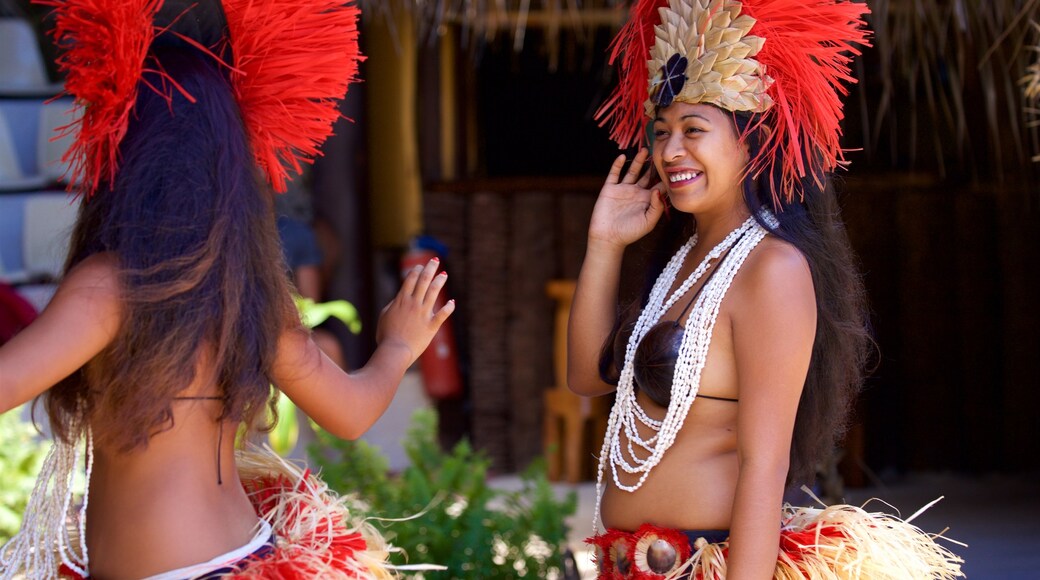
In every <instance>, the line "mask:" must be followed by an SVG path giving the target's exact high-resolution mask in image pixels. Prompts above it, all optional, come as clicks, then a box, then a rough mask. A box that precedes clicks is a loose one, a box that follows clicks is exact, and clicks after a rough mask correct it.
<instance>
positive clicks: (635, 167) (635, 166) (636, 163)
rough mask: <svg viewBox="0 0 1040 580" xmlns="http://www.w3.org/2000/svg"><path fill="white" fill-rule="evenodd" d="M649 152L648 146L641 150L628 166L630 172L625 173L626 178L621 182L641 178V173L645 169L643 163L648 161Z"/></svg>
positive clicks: (631, 181) (629, 181) (634, 180)
mask: <svg viewBox="0 0 1040 580" xmlns="http://www.w3.org/2000/svg"><path fill="white" fill-rule="evenodd" d="M647 156H648V152H647V150H646V148H645V147H644V148H642V149H640V150H639V153H636V156H635V157H634V158H633V159H632V164H631V165H629V166H628V173H626V174H625V178H624V179H623V180H621V183H635V182H636V181H638V180H639V174H640V173H641V172H642V171H643V164H644V163H646V158H647Z"/></svg>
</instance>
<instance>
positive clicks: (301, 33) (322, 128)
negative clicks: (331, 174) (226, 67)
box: [224, 0, 364, 192]
mask: <svg viewBox="0 0 1040 580" xmlns="http://www.w3.org/2000/svg"><path fill="white" fill-rule="evenodd" d="M224 11H225V13H226V14H227V19H228V28H229V29H230V30H229V36H230V37H231V46H232V50H233V51H234V54H235V70H234V71H232V73H231V77H232V82H233V83H234V87H235V92H236V94H237V97H238V105H239V108H240V109H241V110H242V116H243V118H244V120H245V125H246V129H247V131H248V132H249V141H250V143H251V144H252V146H253V153H254V155H255V156H256V163H257V165H258V166H259V167H260V168H261V169H263V170H264V172H266V173H267V177H268V180H269V181H270V183H271V185H272V187H274V189H275V191H278V192H283V191H285V182H286V180H287V179H288V178H289V174H288V169H289V168H291V169H292V170H293V171H294V172H296V173H299V172H300V170H301V165H300V162H301V161H303V162H306V163H311V162H312V161H313V158H314V157H315V156H317V155H320V154H321V153H320V151H319V150H318V147H319V146H320V145H321V144H322V143H323V142H324V141H325V139H326V138H328V136H329V135H330V134H331V133H332V124H333V123H334V122H336V120H338V119H339V118H340V117H341V114H340V112H339V109H338V108H337V101H338V100H339V99H342V98H343V97H344V96H345V95H346V93H347V85H348V84H349V83H351V82H353V81H354V80H356V78H357V73H358V64H359V63H360V61H362V60H363V59H364V57H362V56H361V54H360V52H359V51H358V42H357V41H358V29H357V18H358V14H359V13H360V11H359V10H358V8H357V7H355V6H344V5H343V2H342V1H337V0H311V1H308V2H300V1H299V0H267V1H264V2H258V1H256V0H224Z"/></svg>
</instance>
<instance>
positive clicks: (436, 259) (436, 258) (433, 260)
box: [430, 256, 441, 262]
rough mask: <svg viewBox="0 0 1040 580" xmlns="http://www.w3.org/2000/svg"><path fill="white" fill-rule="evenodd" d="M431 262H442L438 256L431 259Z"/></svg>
mask: <svg viewBox="0 0 1040 580" xmlns="http://www.w3.org/2000/svg"><path fill="white" fill-rule="evenodd" d="M430 261H431V262H440V261H441V259H440V258H438V257H437V256H434V257H432V258H430Z"/></svg>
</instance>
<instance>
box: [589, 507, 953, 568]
mask: <svg viewBox="0 0 1040 580" xmlns="http://www.w3.org/2000/svg"><path fill="white" fill-rule="evenodd" d="M918 513H920V512H918ZM912 519H913V518H912V517H911V518H910V520H912ZM940 537H941V535H931V534H927V533H925V532H923V531H921V530H920V529H919V528H917V527H916V526H913V525H911V524H910V523H909V521H903V520H900V519H899V518H896V517H894V516H890V515H887V514H883V513H870V512H867V511H866V510H865V509H863V508H859V507H855V506H851V505H834V506H829V507H824V508H821V509H817V508H808V507H793V506H786V507H785V508H784V518H783V526H782V528H781V532H780V553H779V556H778V558H777V562H776V570H775V571H774V573H773V579H774V580H800V579H811V580H851V579H857V578H869V579H871V580H907V579H921V580H924V579H935V580H948V579H953V578H957V577H960V576H963V575H964V574H963V573H962V572H961V567H960V564H961V563H962V562H963V560H961V559H960V558H959V557H958V556H956V555H955V554H954V553H953V552H951V551H950V550H949V549H947V548H945V547H944V546H941V545H939V544H938V543H937V542H936V539H938V538H940ZM586 541H587V542H588V543H590V544H593V545H594V546H595V547H596V550H595V552H596V558H597V561H598V563H599V565H600V573H599V578H600V579H601V580H621V579H628V578H631V579H634V580H659V579H660V580H665V579H667V580H671V579H673V578H676V579H677V578H691V579H694V580H723V579H724V578H725V577H726V558H727V556H728V552H729V544H728V542H719V543H708V542H706V541H704V539H703V538H702V539H701V540H699V541H697V542H695V544H694V545H693V546H690V545H689V542H688V540H687V539H686V537H685V536H684V535H683V534H682V532H679V531H677V530H667V529H662V528H657V527H655V526H650V525H646V526H643V527H641V528H640V529H639V530H637V531H636V532H635V533H634V534H629V533H626V532H620V531H617V530H608V531H607V532H606V533H604V534H602V535H599V536H595V537H593V538H589V539H588V540H586ZM661 541H664V542H667V543H668V544H670V545H672V550H674V552H669V554H672V553H674V554H676V555H677V557H675V558H674V562H673V563H672V564H671V566H670V567H667V569H664V570H662V567H661V566H660V562H661V560H660V559H656V560H655V558H653V557H652V556H653V555H651V557H649V558H648V551H649V550H650V549H651V547H652V546H655V542H656V543H657V544H656V546H657V547H658V548H659V547H660V546H661V545H662V544H661V543H660V542H661ZM650 562H657V563H658V566H657V567H656V568H657V570H659V571H655V570H654V569H653V568H651V566H650V564H649V563H650ZM666 563H667V560H666Z"/></svg>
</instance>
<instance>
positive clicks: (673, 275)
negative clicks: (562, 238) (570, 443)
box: [568, 0, 959, 580]
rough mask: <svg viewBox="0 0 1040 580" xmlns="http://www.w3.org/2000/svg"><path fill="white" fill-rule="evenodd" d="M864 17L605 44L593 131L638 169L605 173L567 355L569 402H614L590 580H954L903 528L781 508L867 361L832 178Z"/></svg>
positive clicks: (829, 15)
mask: <svg viewBox="0 0 1040 580" xmlns="http://www.w3.org/2000/svg"><path fill="white" fill-rule="evenodd" d="M866 12H867V8H866V7H865V5H864V4H862V3H856V2H836V1H833V0H816V1H812V2H801V1H799V2H794V1H790V0H741V1H734V0H671V1H670V2H666V1H660V0H658V1H641V2H637V3H636V4H635V5H634V6H633V8H632V12H631V20H630V21H629V23H628V24H627V25H626V26H625V28H624V29H622V31H621V33H620V34H619V36H618V38H617V40H615V44H614V53H613V57H614V58H620V59H621V60H622V66H621V69H620V77H621V78H620V83H619V88H618V89H617V92H616V93H615V94H614V95H613V96H612V97H611V98H610V99H609V100H608V101H607V103H606V104H605V105H604V106H603V108H602V109H601V110H600V115H601V116H604V117H605V119H606V121H607V122H609V123H610V124H611V128H612V137H613V138H614V139H615V140H616V141H618V143H619V144H620V145H621V146H623V147H626V146H629V145H632V144H635V143H636V142H638V141H639V140H640V138H641V136H643V135H645V136H646V144H647V145H648V148H643V149H640V150H639V152H638V153H637V154H636V155H635V156H634V158H633V159H632V160H631V163H630V164H629V165H628V167H627V168H626V167H625V163H626V158H625V156H619V157H618V158H617V159H616V160H615V162H614V164H613V166H612V167H611V169H610V172H609V174H608V176H607V180H606V183H605V184H604V186H603V188H602V190H601V192H600V195H599V198H598V200H597V202H596V205H595V208H594V210H593V214H592V219H591V223H590V226H589V234H588V246H587V252H586V255H585V260H584V263H583V265H582V269H581V273H580V275H579V278H578V285H577V289H576V292H575V297H574V303H573V306H572V310H571V318H570V325H569V338H568V381H569V385H570V388H571V389H572V390H573V391H574V392H576V393H578V394H581V395H586V396H602V395H607V394H609V393H613V394H614V395H615V402H614V406H613V409H612V411H611V415H610V420H609V423H608V428H607V434H606V439H605V441H604V442H603V447H602V451H601V454H600V457H599V477H598V481H597V506H596V508H597V509H596V515H595V521H594V529H596V530H598V526H599V524H600V520H602V523H603V525H604V526H605V527H606V528H607V531H606V532H605V533H603V534H598V535H596V536H594V537H592V538H590V539H589V542H590V543H591V544H593V546H595V547H596V549H597V556H596V557H597V561H598V565H599V570H600V578H608V579H612V578H676V577H690V578H722V577H725V578H729V579H731V580H732V579H757V580H761V579H762V578H770V577H776V578H797V577H822V578H832V577H842V578H846V577H860V576H862V577H869V578H909V577H933V575H935V576H940V577H952V576H955V575H957V574H959V566H958V564H957V562H958V561H959V560H957V559H956V557H955V556H953V555H952V554H950V553H949V552H947V551H946V550H945V549H944V548H941V547H939V546H937V545H936V544H935V543H934V542H932V540H931V538H930V537H928V536H926V535H924V534H921V533H919V532H916V533H915V529H914V528H912V527H911V526H909V525H907V524H904V523H902V522H898V521H896V520H887V519H886V520H883V519H881V518H872V517H870V516H868V515H867V514H866V513H865V512H863V511H862V510H859V509H858V508H852V507H850V506H836V507H832V508H828V509H827V510H823V511H821V510H813V509H809V508H790V507H788V508H784V506H783V498H784V493H785V489H786V488H788V487H790V486H791V485H795V486H797V485H798V484H800V483H803V482H811V481H812V478H813V477H814V473H815V468H816V467H817V465H818V464H819V462H821V461H822V460H824V459H825V458H826V457H827V456H828V455H829V454H830V453H831V452H832V451H833V448H834V446H835V444H836V442H837V439H838V437H839V436H840V435H841V433H842V430H843V426H844V424H845V421H846V418H847V414H848V410H849V407H850V405H851V402H852V400H853V398H854V396H855V395H856V393H857V392H858V390H859V389H860V387H861V384H862V376H863V375H862V372H863V371H862V369H863V365H864V361H865V357H866V354H867V352H868V345H869V335H868V331H867V319H866V307H865V298H864V292H863V286H862V283H861V281H860V277H859V275H858V273H857V271H856V267H855V263H854V259H853V255H852V252H851V249H850V247H849V242H848V238H847V236H846V234H845V230H844V226H843V225H842V222H841V219H840V215H839V211H838V204H837V201H836V199H835V193H834V191H833V189H832V187H831V186H830V177H829V172H831V171H832V170H834V169H835V168H836V167H837V166H839V165H840V164H841V163H842V151H841V148H840V146H839V144H838V136H839V133H840V131H839V122H840V120H841V103H840V99H839V97H840V95H841V94H844V92H845V89H844V87H843V86H842V82H843V81H849V80H851V79H850V77H849V74H848V63H849V61H850V58H851V57H850V54H855V53H856V51H857V50H856V45H857V44H858V45H863V44H865V43H866V37H867V33H866V31H865V30H864V29H863V26H864V23H863V20H862V16H863V14H864V13H866ZM647 48H649V49H650V52H649V54H647V52H646V49H647ZM644 130H645V133H644ZM662 216H664V217H662ZM655 227H659V228H660V229H661V230H663V231H662V233H661V235H660V237H659V240H660V242H659V244H658V246H657V247H656V249H655V250H654V251H653V252H652V254H651V256H649V259H648V260H647V261H646V263H647V264H648V265H647V267H646V268H645V277H646V282H645V284H644V286H643V290H642V292H641V293H640V295H639V297H638V299H637V300H636V301H635V302H634V303H632V304H630V305H626V307H624V308H621V309H619V308H618V298H619V288H620V285H621V262H622V255H623V253H624V251H625V248H626V247H628V246H629V245H631V244H632V243H634V242H635V241H637V240H639V239H641V238H642V237H644V236H645V235H647V234H648V233H650V232H651V231H652V230H653V229H654V228H655ZM893 530H894V531H893ZM839 570H841V571H842V572H841V573H839V572H838V571H839Z"/></svg>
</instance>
